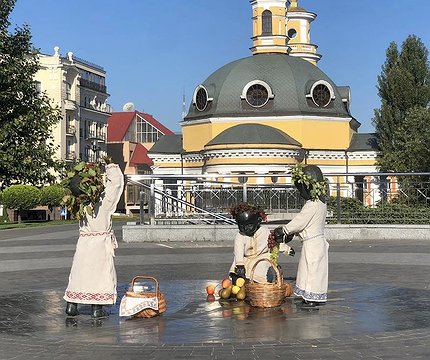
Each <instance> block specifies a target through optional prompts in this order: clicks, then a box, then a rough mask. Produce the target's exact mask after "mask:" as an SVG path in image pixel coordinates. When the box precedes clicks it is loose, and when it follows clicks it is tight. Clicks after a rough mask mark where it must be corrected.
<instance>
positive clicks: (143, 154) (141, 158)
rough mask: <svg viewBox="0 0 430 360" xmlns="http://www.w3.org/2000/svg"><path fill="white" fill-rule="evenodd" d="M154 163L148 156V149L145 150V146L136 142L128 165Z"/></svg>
mask: <svg viewBox="0 0 430 360" xmlns="http://www.w3.org/2000/svg"><path fill="white" fill-rule="evenodd" d="M142 164H145V165H149V166H151V165H154V163H153V161H152V160H151V159H150V158H149V156H148V150H146V148H145V146H143V145H142V144H137V145H136V147H135V149H134V151H133V155H131V159H130V164H129V165H130V166H136V165H142Z"/></svg>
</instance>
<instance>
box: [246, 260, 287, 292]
mask: <svg viewBox="0 0 430 360" xmlns="http://www.w3.org/2000/svg"><path fill="white" fill-rule="evenodd" d="M262 261H268V262H269V263H270V265H272V267H273V269H274V270H275V273H276V280H277V281H276V283H277V285H278V286H279V287H281V285H282V282H283V279H281V273H280V272H279V269H278V267H277V266H276V265H275V264H274V263H273V262H272V261H271V260H269V259H266V258H262V259H259V260H257V261H256V262H255V264H254V265H253V266H252V268H251V274H250V275H249V281H250V282H251V284H253V283H254V271H255V268H256V266H257V265H258V263H260V262H262Z"/></svg>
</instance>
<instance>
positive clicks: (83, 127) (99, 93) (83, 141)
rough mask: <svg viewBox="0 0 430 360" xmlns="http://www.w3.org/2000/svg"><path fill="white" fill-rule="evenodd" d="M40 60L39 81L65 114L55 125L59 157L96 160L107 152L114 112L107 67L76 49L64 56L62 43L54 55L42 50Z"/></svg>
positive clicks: (43, 89)
mask: <svg viewBox="0 0 430 360" xmlns="http://www.w3.org/2000/svg"><path fill="white" fill-rule="evenodd" d="M39 64H40V69H39V71H38V72H37V73H36V75H35V81H36V82H37V84H38V87H39V89H40V91H42V92H46V94H47V95H48V97H49V98H50V99H51V101H52V104H53V106H56V107H58V108H59V110H60V111H61V115H62V116H61V121H60V123H58V124H57V125H56V126H55V128H54V129H53V135H54V142H55V145H58V149H57V153H56V156H57V158H58V159H61V160H65V161H70V162H72V161H76V160H78V159H80V160H84V161H96V160H97V159H99V158H100V157H102V156H104V155H105V154H106V133H107V120H108V117H109V116H110V114H111V107H110V105H109V104H108V103H107V100H108V97H109V94H108V93H107V90H106V71H105V70H104V69H103V68H102V67H101V66H99V65H96V64H93V63H91V62H89V61H86V60H83V59H80V58H78V57H76V56H74V55H73V53H72V52H68V53H67V55H66V56H62V55H61V54H60V49H59V47H58V46H56V47H55V48H54V54H53V55H46V54H40V55H39Z"/></svg>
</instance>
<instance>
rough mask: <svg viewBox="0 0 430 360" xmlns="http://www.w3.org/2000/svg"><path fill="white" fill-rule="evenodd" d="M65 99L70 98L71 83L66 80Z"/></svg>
mask: <svg viewBox="0 0 430 360" xmlns="http://www.w3.org/2000/svg"><path fill="white" fill-rule="evenodd" d="M66 99H68V100H71V99H72V85H71V84H70V83H68V82H66Z"/></svg>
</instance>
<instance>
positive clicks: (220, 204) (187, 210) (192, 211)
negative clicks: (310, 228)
mask: <svg viewBox="0 0 430 360" xmlns="http://www.w3.org/2000/svg"><path fill="white" fill-rule="evenodd" d="M325 176H326V177H327V179H328V180H329V189H328V194H329V196H328V198H327V203H328V206H329V216H328V222H331V223H356V224H386V223H414V224H416V223H420V224H430V173H354V174H351V173H332V174H325ZM127 184H128V185H130V186H136V185H137V186H140V190H141V192H140V195H141V196H140V218H141V222H142V223H143V222H144V218H145V213H146V212H147V215H146V218H148V219H149V220H148V221H147V222H149V223H150V224H161V223H164V224H166V223H169V224H203V223H205V224H208V223H210V224H219V223H225V224H231V223H234V222H233V221H232V219H231V217H230V215H229V208H230V207H232V206H234V205H235V204H237V203H239V202H249V203H253V204H255V205H259V206H261V207H263V208H264V209H265V211H266V213H267V214H268V215H269V217H268V218H269V221H273V222H276V221H284V222H286V221H288V220H289V219H291V218H292V217H293V216H294V215H295V214H296V213H297V212H299V211H300V209H301V207H302V206H303V204H304V200H303V199H302V198H301V197H300V195H299V193H298V191H297V189H296V188H295V186H294V184H292V183H291V175H290V174H259V175H250V174H246V175H245V176H244V175H243V174H241V175H240V174H239V175H198V176H196V175H128V176H127Z"/></svg>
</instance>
